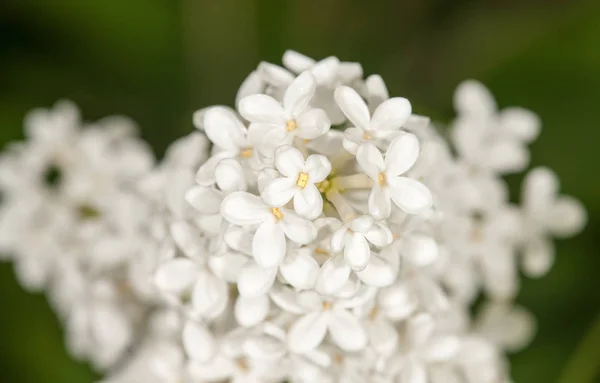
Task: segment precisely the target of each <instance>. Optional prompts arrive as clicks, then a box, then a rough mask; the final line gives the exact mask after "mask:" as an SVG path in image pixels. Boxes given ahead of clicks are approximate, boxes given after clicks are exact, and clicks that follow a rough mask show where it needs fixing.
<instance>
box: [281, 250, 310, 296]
mask: <svg viewBox="0 0 600 383" xmlns="http://www.w3.org/2000/svg"><path fill="white" fill-rule="evenodd" d="M279 271H280V272H281V275H282V276H283V278H285V280H286V281H287V282H288V283H289V284H290V285H292V286H293V287H295V288H297V289H300V290H306V289H310V288H312V287H313V286H314V284H315V281H316V279H317V275H318V273H319V264H318V263H317V261H316V260H315V259H314V258H313V257H312V256H311V251H310V250H309V249H300V250H298V251H295V252H293V253H292V254H290V255H288V256H286V257H285V259H284V260H283V262H282V263H281V265H280V266H279Z"/></svg>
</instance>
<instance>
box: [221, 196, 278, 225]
mask: <svg viewBox="0 0 600 383" xmlns="http://www.w3.org/2000/svg"><path fill="white" fill-rule="evenodd" d="M267 209H268V208H267V207H266V206H265V204H264V203H263V202H262V201H261V200H260V198H259V197H257V196H255V195H253V194H250V193H246V192H234V193H232V194H230V195H228V196H227V197H226V198H225V199H224V200H223V203H222V204H221V214H222V215H223V218H225V219H226V220H228V221H229V222H231V223H233V224H235V225H241V226H244V225H253V224H257V223H260V222H262V221H263V220H265V219H267V218H270V217H269V214H270V213H269V212H268V210H267Z"/></svg>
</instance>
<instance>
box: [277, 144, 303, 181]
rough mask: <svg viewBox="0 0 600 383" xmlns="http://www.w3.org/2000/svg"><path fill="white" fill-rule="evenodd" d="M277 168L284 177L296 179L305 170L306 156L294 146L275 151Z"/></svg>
mask: <svg viewBox="0 0 600 383" xmlns="http://www.w3.org/2000/svg"><path fill="white" fill-rule="evenodd" d="M275 167H276V168H277V170H279V172H280V173H281V174H283V175H284V176H286V177H288V178H292V179H296V178H298V173H300V172H301V171H302V169H304V156H302V153H300V151H299V150H298V149H296V148H294V147H292V146H289V145H286V146H282V147H279V148H277V150H276V151H275Z"/></svg>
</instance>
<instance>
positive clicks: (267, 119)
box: [239, 72, 331, 150]
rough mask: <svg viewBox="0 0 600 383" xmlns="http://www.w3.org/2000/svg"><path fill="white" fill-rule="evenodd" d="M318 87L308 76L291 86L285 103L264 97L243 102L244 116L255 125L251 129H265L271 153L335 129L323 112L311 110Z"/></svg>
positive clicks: (305, 75)
mask: <svg viewBox="0 0 600 383" xmlns="http://www.w3.org/2000/svg"><path fill="white" fill-rule="evenodd" d="M316 86H317V84H316V80H315V78H314V76H313V75H312V74H310V73H309V72H304V73H302V74H301V75H300V76H298V77H297V78H296V79H295V80H294V81H293V82H292V83H291V84H290V85H289V87H288V88H287V90H286V91H285V94H284V95H283V100H282V102H281V103H280V102H279V101H277V100H275V99H274V98H273V97H271V96H267V95H264V94H255V95H251V96H248V97H246V98H243V99H242V100H241V101H240V104H239V111H240V114H241V115H242V116H243V117H244V118H245V119H247V120H248V121H250V122H251V124H250V126H251V127H252V125H253V124H254V125H255V126H259V127H261V128H263V129H265V131H266V134H265V135H264V137H263V139H264V142H265V143H266V144H268V145H266V146H267V150H270V149H271V148H273V149H274V147H277V146H279V145H282V144H290V143H292V141H293V139H294V137H299V138H300V139H304V140H311V139H313V138H316V137H319V136H321V135H322V134H324V133H325V132H326V131H327V130H329V127H330V125H331V123H330V122H329V118H327V115H326V114H325V112H324V111H323V110H322V109H316V108H310V107H309V106H308V104H309V102H310V100H311V98H312V97H313V95H314V94H315V89H316ZM273 146H274V147H273Z"/></svg>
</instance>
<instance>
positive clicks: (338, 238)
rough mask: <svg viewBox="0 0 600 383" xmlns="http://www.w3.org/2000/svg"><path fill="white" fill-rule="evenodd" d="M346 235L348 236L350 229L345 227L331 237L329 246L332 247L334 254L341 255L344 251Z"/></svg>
mask: <svg viewBox="0 0 600 383" xmlns="http://www.w3.org/2000/svg"><path fill="white" fill-rule="evenodd" d="M346 235H349V234H348V228H347V227H346V226H343V227H342V228H340V229H338V230H336V231H335V232H334V233H333V235H332V236H331V242H330V244H329V246H330V247H331V251H332V252H334V253H339V252H340V251H342V250H343V249H344V246H345V243H346Z"/></svg>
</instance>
